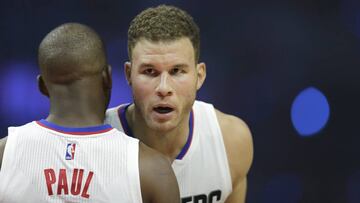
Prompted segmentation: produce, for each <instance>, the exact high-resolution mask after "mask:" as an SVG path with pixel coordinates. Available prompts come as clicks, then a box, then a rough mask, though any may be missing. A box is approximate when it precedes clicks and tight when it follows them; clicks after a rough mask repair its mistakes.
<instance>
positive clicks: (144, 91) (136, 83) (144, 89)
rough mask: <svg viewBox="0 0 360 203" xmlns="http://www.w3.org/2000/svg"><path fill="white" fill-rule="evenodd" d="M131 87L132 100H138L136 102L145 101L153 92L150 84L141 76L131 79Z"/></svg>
mask: <svg viewBox="0 0 360 203" xmlns="http://www.w3.org/2000/svg"><path fill="white" fill-rule="evenodd" d="M131 88H132V93H133V97H134V100H138V102H144V101H146V98H147V97H149V95H151V94H152V92H153V88H152V85H151V84H150V83H148V82H147V81H145V80H142V79H141V78H136V79H133V80H132V85H131Z"/></svg>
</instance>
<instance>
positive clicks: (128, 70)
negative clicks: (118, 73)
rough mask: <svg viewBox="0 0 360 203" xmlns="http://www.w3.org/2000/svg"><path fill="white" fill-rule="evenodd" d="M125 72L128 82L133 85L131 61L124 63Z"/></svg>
mask: <svg viewBox="0 0 360 203" xmlns="http://www.w3.org/2000/svg"><path fill="white" fill-rule="evenodd" d="M124 73H125V76H126V81H127V83H128V84H129V85H130V86H131V62H130V61H127V62H125V64H124Z"/></svg>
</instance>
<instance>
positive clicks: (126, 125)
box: [118, 104, 194, 159]
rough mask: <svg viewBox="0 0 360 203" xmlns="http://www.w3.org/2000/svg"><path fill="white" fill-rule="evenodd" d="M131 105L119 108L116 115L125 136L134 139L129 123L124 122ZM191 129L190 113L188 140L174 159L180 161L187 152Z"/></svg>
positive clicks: (191, 134) (191, 135) (192, 122)
mask: <svg viewBox="0 0 360 203" xmlns="http://www.w3.org/2000/svg"><path fill="white" fill-rule="evenodd" d="M130 105H131V104H127V105H126V106H124V107H120V108H119V110H118V114H119V118H120V122H121V126H122V127H123V129H124V132H125V134H127V135H128V136H130V137H133V138H135V137H134V134H133V133H132V131H131V128H130V127H129V123H128V122H127V120H126V110H127V109H128V107H129V106H130ZM193 129H194V112H193V111H191V113H190V119H189V135H188V138H187V140H186V143H185V145H184V147H183V148H182V149H181V151H180V153H179V154H178V155H177V156H176V159H182V158H184V156H185V154H186V152H187V151H188V150H189V148H190V145H191V141H192V138H193Z"/></svg>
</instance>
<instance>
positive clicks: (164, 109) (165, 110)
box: [154, 106, 174, 114]
mask: <svg viewBox="0 0 360 203" xmlns="http://www.w3.org/2000/svg"><path fill="white" fill-rule="evenodd" d="M173 110H174V109H173V108H171V107H160V106H159V107H155V108H154V111H156V112H157V113H160V114H166V113H170V112H172V111H173Z"/></svg>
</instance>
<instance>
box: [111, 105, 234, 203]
mask: <svg viewBox="0 0 360 203" xmlns="http://www.w3.org/2000/svg"><path fill="white" fill-rule="evenodd" d="M128 106H129V104H124V105H120V106H118V107H115V108H111V109H108V110H107V112H106V119H105V123H108V124H110V125H112V126H113V127H114V128H117V129H118V130H120V131H123V132H125V133H126V134H127V135H129V136H133V134H132V132H131V129H130V128H129V125H128V123H127V121H126V116H125V113H126V109H127V107H128ZM189 129H190V132H189V135H188V139H187V142H186V144H185V146H184V147H183V149H182V150H181V152H180V153H179V155H178V156H177V158H176V159H175V160H174V162H173V163H172V168H173V170H174V172H175V175H176V178H177V181H178V184H179V189H180V196H181V199H182V203H191V202H194V203H200V202H202V203H205V202H207V203H218V202H225V200H226V198H227V197H228V196H229V194H230V193H231V192H232V182H231V175H230V169H229V164H228V160H227V155H226V150H225V145H224V141H223V136H222V133H221V130H220V126H219V123H218V120H217V116H216V113H215V109H214V107H213V105H211V104H207V103H204V102H201V101H195V103H194V105H193V108H192V112H191V114H190V121H189Z"/></svg>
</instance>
